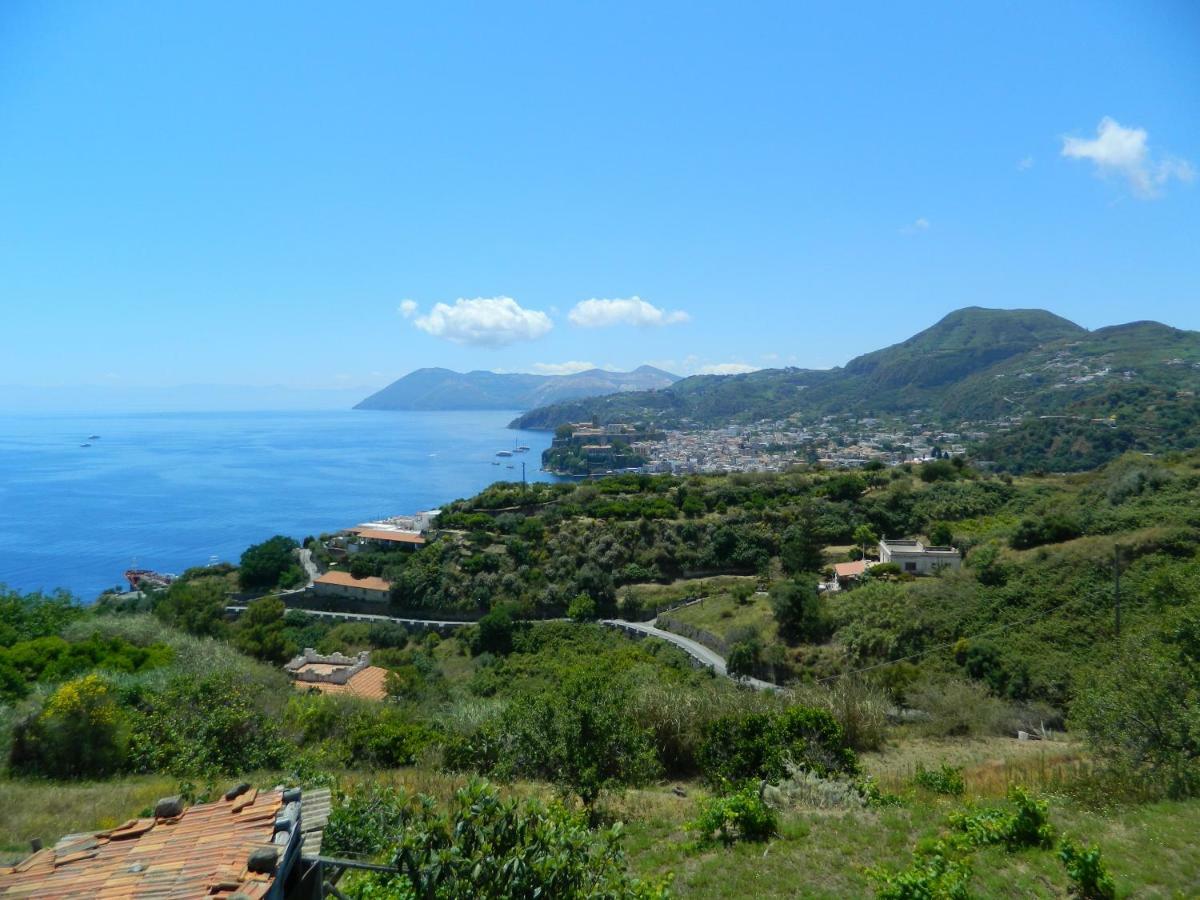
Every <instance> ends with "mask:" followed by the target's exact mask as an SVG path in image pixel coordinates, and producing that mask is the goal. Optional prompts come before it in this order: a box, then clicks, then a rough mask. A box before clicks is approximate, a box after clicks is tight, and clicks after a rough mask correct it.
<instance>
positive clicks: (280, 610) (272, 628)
mask: <svg viewBox="0 0 1200 900" xmlns="http://www.w3.org/2000/svg"><path fill="white" fill-rule="evenodd" d="M286 611H287V610H286V608H285V607H284V605H283V601H282V600H280V599H279V598H278V597H259V598H258V599H257V600H251V601H250V605H249V606H247V607H246V611H245V612H244V613H242V618H241V619H240V620H239V621H238V623H237V626H236V627H235V628H234V633H233V642H234V644H235V645H236V646H237V648H238V649H239V650H241V651H242V652H243V653H248V654H249V655H250V656H256V657H258V658H259V659H262V660H266V661H267V662H283V661H284V660H286V659H287V658H288V657H289V656H292V655H294V654H295V653H296V650H297V647H296V645H295V644H293V643H291V641H289V640H288V638H287V634H286V631H285V629H286V627H287V626H286V625H285V623H284V621H283V617H284V613H285V612H286Z"/></svg>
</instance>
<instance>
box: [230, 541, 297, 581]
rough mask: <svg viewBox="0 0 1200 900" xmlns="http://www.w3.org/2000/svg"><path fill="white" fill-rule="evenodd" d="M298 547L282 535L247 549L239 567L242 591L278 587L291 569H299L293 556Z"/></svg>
mask: <svg viewBox="0 0 1200 900" xmlns="http://www.w3.org/2000/svg"><path fill="white" fill-rule="evenodd" d="M297 547H299V544H297V543H296V542H295V541H294V540H292V539H291V538H290V537H285V536H283V535H281V534H277V535H275V537H273V538H270V539H269V540H266V541H263V542H262V543H261V544H254V545H253V546H251V547H247V548H246V551H245V552H244V553H242V558H241V561H240V562H239V565H238V583H239V584H240V585H241V586H242V589H243V590H247V591H254V590H270V589H271V588H273V587H275V586H276V585H278V584H279V583H280V580H281V579H283V577H284V574H285V573H286V572H287V571H288V570H289V569H290V568H292V567H293V566H295V567H296V568H299V567H298V566H296V562H295V558H294V557H293V555H292V551H294V550H295V549H296V548H297Z"/></svg>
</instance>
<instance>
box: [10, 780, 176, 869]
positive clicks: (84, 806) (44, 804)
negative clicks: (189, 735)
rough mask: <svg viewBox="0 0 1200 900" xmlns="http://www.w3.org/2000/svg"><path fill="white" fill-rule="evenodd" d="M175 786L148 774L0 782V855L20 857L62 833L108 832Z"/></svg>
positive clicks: (173, 791)
mask: <svg viewBox="0 0 1200 900" xmlns="http://www.w3.org/2000/svg"><path fill="white" fill-rule="evenodd" d="M177 788H178V782H177V781H176V780H174V779H172V778H166V777H162V776H152V775H147V776H140V777H134V778H121V779H118V780H115V781H96V782H74V783H72V784H60V783H57V782H53V781H0V854H3V855H7V856H9V857H12V858H19V857H22V856H24V855H25V854H26V853H27V852H28V850H29V842H30V841H31V840H33V839H34V838H40V839H41V840H42V841H43V842H44V843H45V844H47V845H49V844H52V843H54V842H55V841H57V840H58V839H59V838H60V837H62V836H63V835H64V834H71V833H73V832H77V831H99V830H101V829H104V828H112V827H113V826H115V825H120V824H121V823H122V822H123V821H125V820H126V819H128V818H130V817H131V816H135V815H137V814H138V813H139V812H140V811H141V810H142V809H144V808H145V807H147V806H153V805H154V802H155V801H156V800H158V799H159V798H160V797H166V796H169V795H171V794H173V793H175V791H176V789H177Z"/></svg>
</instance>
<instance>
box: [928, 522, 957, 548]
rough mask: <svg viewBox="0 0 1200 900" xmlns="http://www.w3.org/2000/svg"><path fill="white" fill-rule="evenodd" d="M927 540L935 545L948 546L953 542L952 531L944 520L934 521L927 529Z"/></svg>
mask: <svg viewBox="0 0 1200 900" xmlns="http://www.w3.org/2000/svg"><path fill="white" fill-rule="evenodd" d="M929 541H930V543H932V544H933V545H934V546H935V547H949V546H950V545H952V544H953V543H954V532H953V531H951V530H950V526H949V525H947V524H946V523H945V522H935V523H934V524H933V525H932V526H930V529H929Z"/></svg>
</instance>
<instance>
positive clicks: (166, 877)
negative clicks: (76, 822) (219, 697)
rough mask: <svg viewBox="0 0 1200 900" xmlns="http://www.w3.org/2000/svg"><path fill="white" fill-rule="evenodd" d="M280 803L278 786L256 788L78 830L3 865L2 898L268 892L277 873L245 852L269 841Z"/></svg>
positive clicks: (120, 899)
mask: <svg viewBox="0 0 1200 900" xmlns="http://www.w3.org/2000/svg"><path fill="white" fill-rule="evenodd" d="M281 807H282V794H281V793H280V792H278V791H272V792H269V793H263V794H258V793H257V792H252V793H247V794H244V795H242V796H241V797H239V798H237V799H236V800H234V801H226V800H219V801H217V802H216V803H205V804H200V805H197V806H193V807H191V808H189V809H187V810H185V813H184V815H182V816H180V817H178V818H176V819H133V820H130V821H129V822H125V823H123V824H122V825H121V826H120V827H119V828H117V829H112V830H109V831H101V832H96V833H95V834H91V835H72V836H71V838H70V840H69V841H64V842H62V843H60V845H59V846H58V847H55V848H47V849H44V850H39V851H38V852H37V853H34V854H33V855H32V856H29V857H28V858H26V859H24V860H22V861H21V862H20V863H18V864H17V865H16V866H13V867H12V868H11V869H0V900H18V898H20V900H25V898H30V900H32V898H37V900H95V898H100V900H149V898H164V900H169V898H181V900H182V898H202V897H210V896H216V897H220V896H228V895H229V894H233V893H236V892H238V891H241V892H242V893H245V894H248V895H249V896H251V897H263V896H265V895H266V893H267V891H268V890H269V889H270V887H271V883H272V881H273V880H274V878H273V876H266V875H258V874H255V873H251V872H248V871H247V870H246V858H247V857H248V856H249V854H250V851H251V850H254V849H256V848H258V847H262V846H271V835H272V832H273V831H274V820H275V815H276V814H277V813H278V811H279V809H280V808H281ZM279 849H280V850H281V851H282V849H283V848H282V847H280V848H279Z"/></svg>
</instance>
